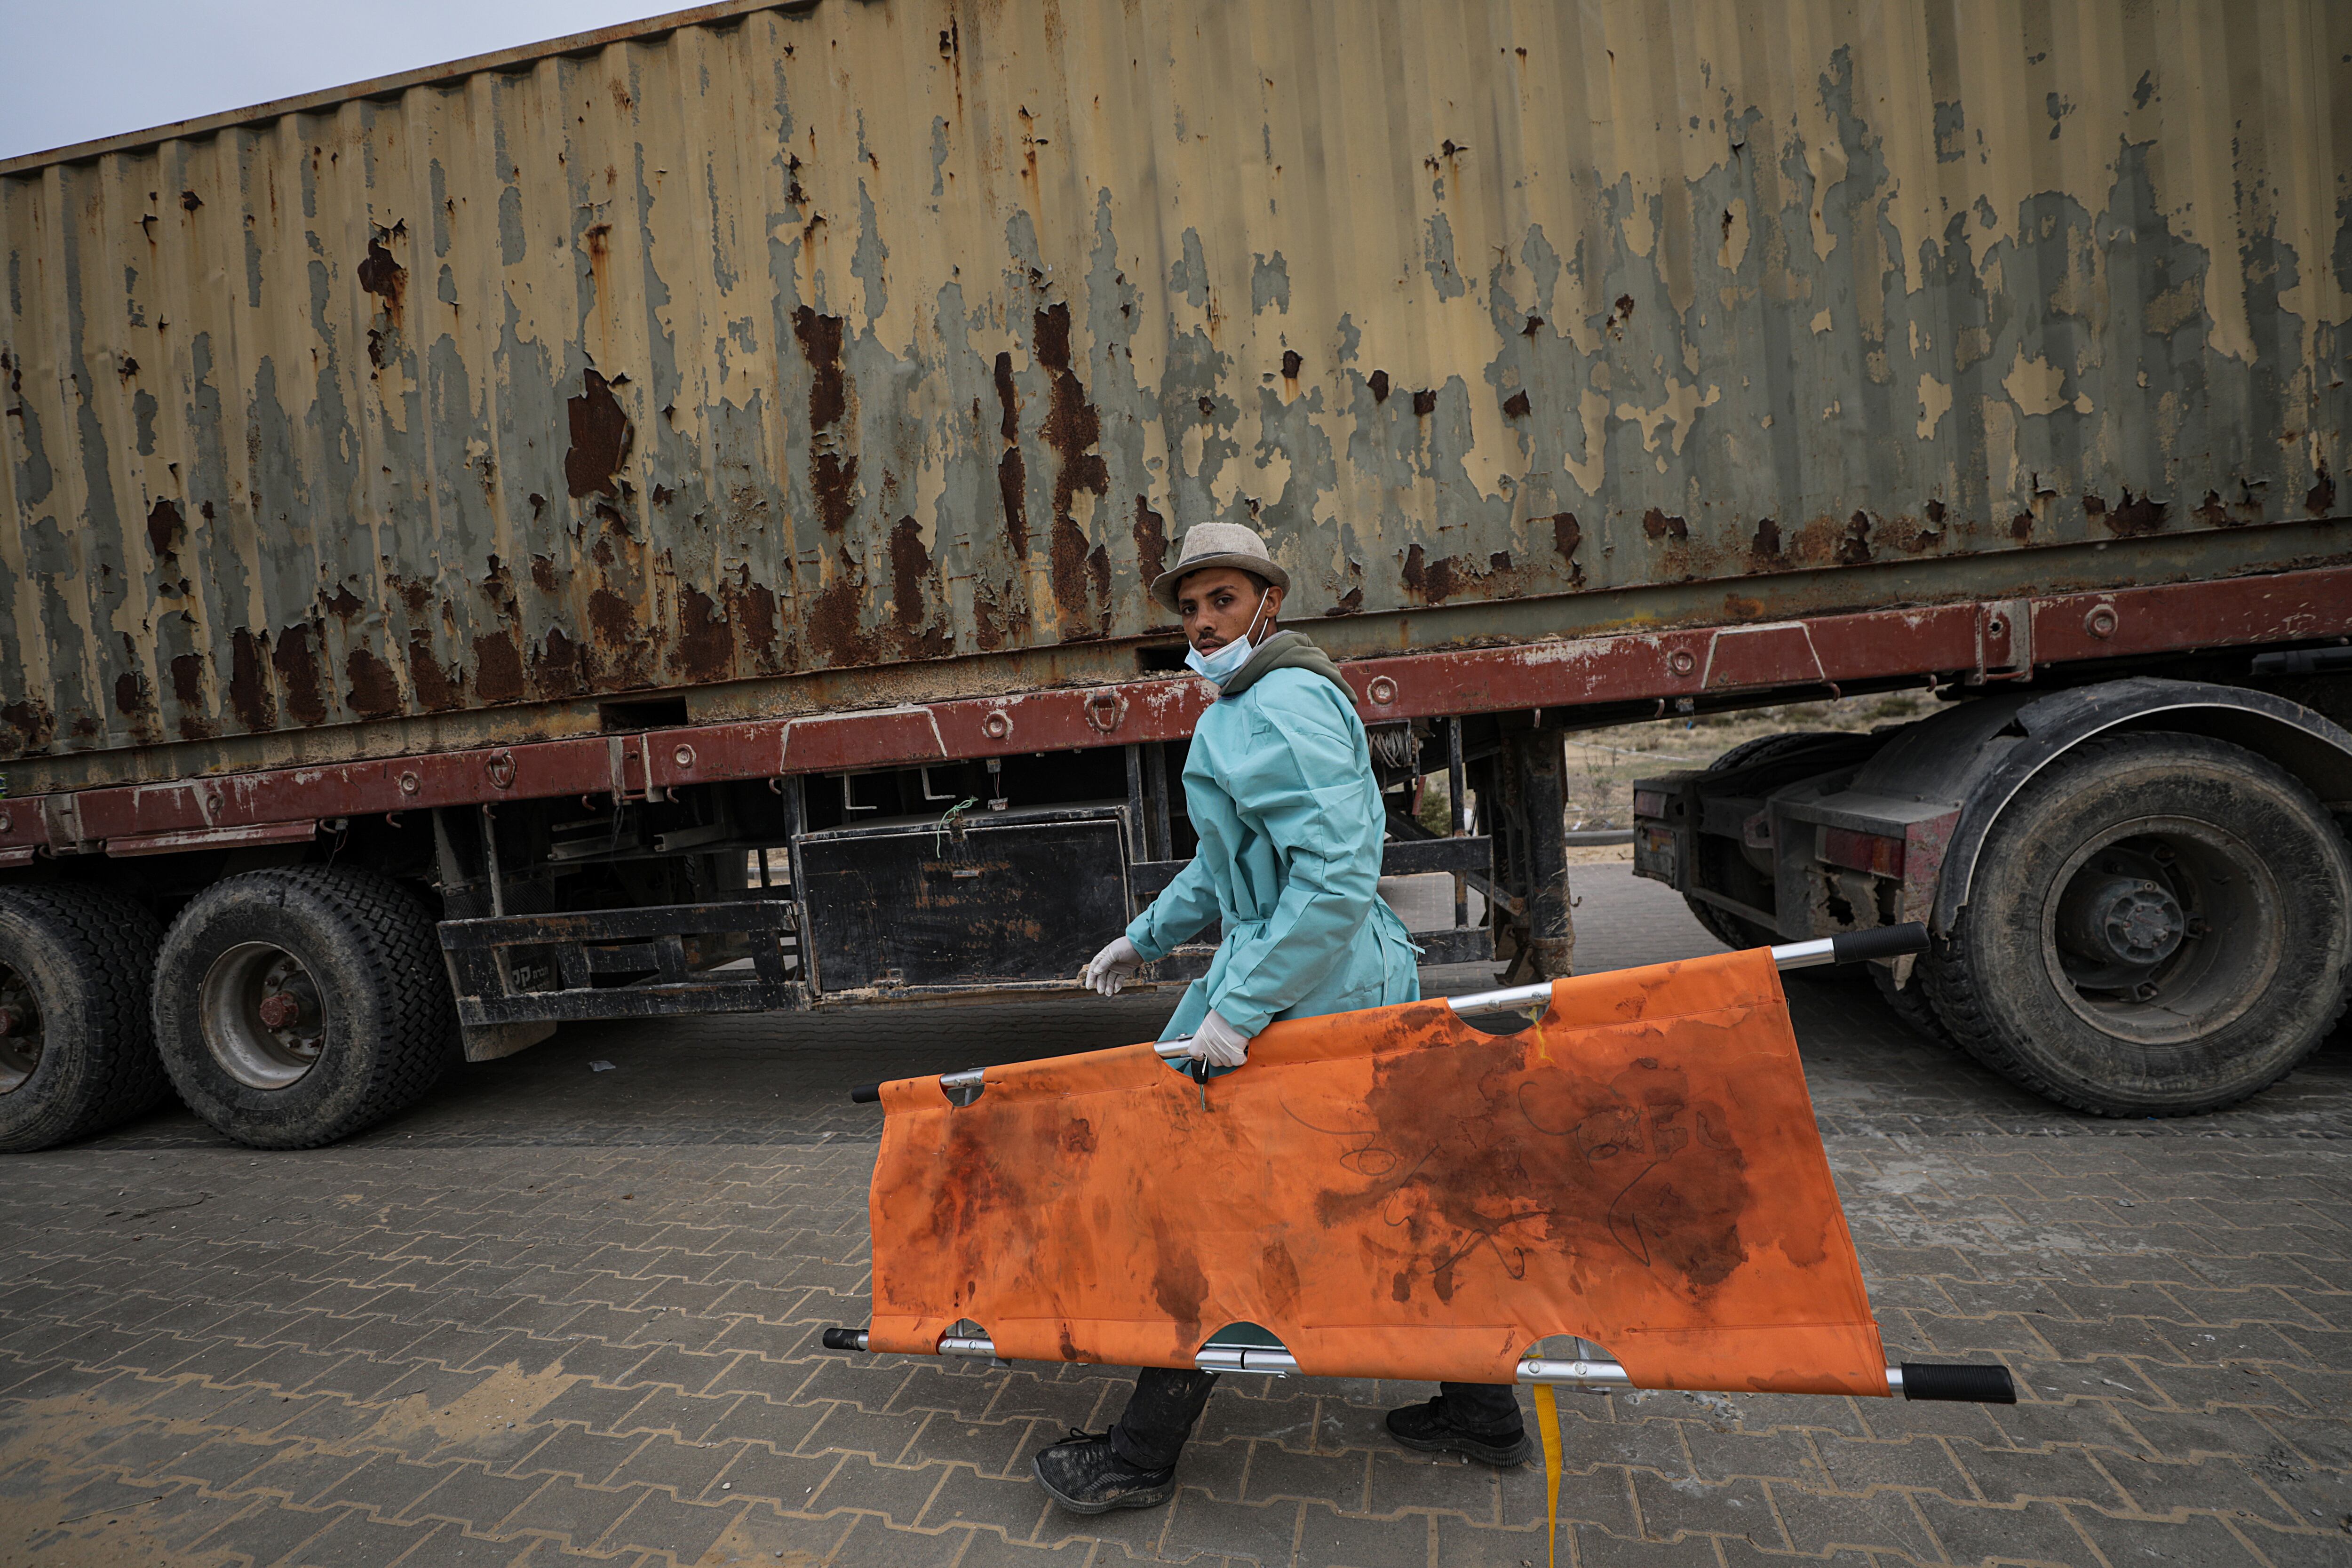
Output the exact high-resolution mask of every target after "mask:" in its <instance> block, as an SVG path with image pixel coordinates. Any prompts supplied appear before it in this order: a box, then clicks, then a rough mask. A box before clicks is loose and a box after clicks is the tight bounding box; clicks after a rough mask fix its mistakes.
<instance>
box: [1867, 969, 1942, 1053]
mask: <svg viewBox="0 0 2352 1568" xmlns="http://www.w3.org/2000/svg"><path fill="white" fill-rule="evenodd" d="M1862 967H1863V968H1864V969H1867V970H1869V971H1870V983H1871V984H1873V985H1875V986H1877V987H1878V994H1879V995H1880V996H1881V997H1883V998H1885V1002H1886V1010H1887V1011H1888V1012H1890V1013H1892V1014H1894V1015H1895V1017H1897V1018H1899V1019H1900V1020H1902V1023H1903V1026H1904V1027H1905V1028H1906V1029H1909V1030H1910V1031H1911V1032H1912V1033H1913V1034H1915V1035H1916V1036H1918V1037H1920V1038H1921V1039H1923V1040H1926V1041H1927V1042H1928V1043H1929V1044H1930V1045H1937V1046H1941V1047H1944V1048H1945V1049H1946V1050H1956V1049H1958V1047H1959V1042H1958V1040H1955V1039H1954V1038H1952V1031H1951V1030H1949V1029H1947V1028H1946V1027H1944V1020H1943V1019H1942V1018H1940V1017H1938V1016H1937V1015H1936V1005H1935V1003H1934V1002H1932V1001H1930V1000H1929V999H1928V997H1927V960H1926V959H1925V958H1922V959H1920V960H1918V961H1917V963H1916V964H1915V965H1914V966H1913V968H1912V971H1911V984H1908V985H1906V986H1904V987H1903V988H1902V989H1901V990H1900V991H1898V990H1896V989H1895V972H1894V970H1892V969H1891V968H1889V967H1888V966H1887V965H1885V964H1884V963H1865V964H1864V965H1863V966H1862Z"/></svg>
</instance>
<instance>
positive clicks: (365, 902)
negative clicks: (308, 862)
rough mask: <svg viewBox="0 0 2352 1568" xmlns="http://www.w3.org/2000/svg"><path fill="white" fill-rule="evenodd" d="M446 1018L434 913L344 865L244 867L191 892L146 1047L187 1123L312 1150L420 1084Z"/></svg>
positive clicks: (428, 1077)
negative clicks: (192, 1117) (190, 1114)
mask: <svg viewBox="0 0 2352 1568" xmlns="http://www.w3.org/2000/svg"><path fill="white" fill-rule="evenodd" d="M456 1037H457V1010H456V1005H455V1004H454V1002H453V1001H452V1000H451V996H450V992H449V982H448V978H447V975H446V971H445V970H444V968H443V965H442V960H441V950H440V945H439V943H438V942H436V939H435V936H434V931H433V922H432V920H431V918H430V917H429V916H428V915H427V914H426V913H425V910H423V909H422V908H421V907H420V906H419V905H418V903H417V901H416V900H415V899H414V898H412V897H411V896H409V894H408V893H407V892H406V891H405V890H404V889H402V888H401V887H400V885H399V884H398V883H396V882H394V881H393V880H392V879H390V878H388V877H384V876H383V875H381V874H379V873H376V872H373V871H367V870H362V869H359V868H344V867H320V866H302V867H293V868H286V869H282V870H270V871H255V872H250V873H248V874H247V875H245V876H241V877H231V878H229V879H226V881H221V882H216V883H215V884H214V885H213V886H211V887H209V888H207V889H205V890H204V891H203V892H202V893H200V894H198V895H197V896H196V898H195V900H194V901H193V902H191V903H190V904H189V905H188V907H187V908H186V909H185V910H182V911H181V914H180V918H179V919H178V920H176V921H173V922H172V929H171V931H169V932H168V933H167V934H166V935H165V936H164V938H163V953H162V956H161V957H160V958H159V959H158V960H157V963H156V966H155V1043H156V1048H157V1050H158V1052H159V1053H160V1054H161V1056H162V1058H163V1067H164V1070H165V1071H167V1072H169V1073H170V1074H171V1077H172V1083H173V1087H174V1088H176V1089H178V1090H179V1091H180V1098H181V1099H183V1100H186V1101H187V1103H188V1108H189V1109H190V1110H194V1112H195V1113H196V1114H197V1115H198V1116H200V1117H202V1118H204V1119H205V1121H207V1122H210V1123H211V1124H212V1125H213V1126H214V1127H215V1128H216V1129H217V1130H219V1131H221V1132H223V1133H226V1135H227V1136H229V1137H231V1138H234V1139H236V1141H237V1142H240V1143H244V1144H247V1145H249V1146H250V1147H253V1148H256V1149H310V1148H316V1147H317V1146H319V1145H320V1144H321V1143H331V1142H335V1141H336V1140H337V1139H339V1138H348V1137H350V1136H351V1135H352V1133H354V1132H358V1131H362V1130H363V1129H365V1128H368V1127H372V1126H373V1125H374V1124H375V1123H376V1122H378V1121H383V1119H384V1118H385V1117H387V1116H390V1115H392V1114H393V1113H394V1112H395V1111H397V1110H402V1109H404V1108H405V1107H406V1106H408V1105H411V1104H413V1103H415V1100H417V1099H418V1098H419V1097H421V1096H422V1095H423V1094H424V1093H425V1091H426V1090H427V1089H431V1088H432V1087H433V1085H434V1083H435V1081H436V1080H437V1079H439V1078H440V1076H441V1073H442V1069H443V1068H445V1067H446V1065H447V1064H448V1063H449V1061H450V1060H451V1059H452V1058H453V1056H454V1054H455V1048H454V1047H453V1045H452V1042H453V1040H454V1039H455V1038H456Z"/></svg>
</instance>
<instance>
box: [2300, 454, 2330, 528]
mask: <svg viewBox="0 0 2352 1568" xmlns="http://www.w3.org/2000/svg"><path fill="white" fill-rule="evenodd" d="M2315 467H2316V468H2318V470H2319V473H2318V478H2317V479H2315V481H2314V482H2313V484H2312V487H2311V488H2310V489H2307V490H2305V491H2304V492H2303V510H2305V511H2307V512H2309V513H2310V514H2311V515H2312V516H2314V517H2326V515H2327V514H2328V513H2329V512H2331V511H2334V510H2336V478H2335V476H2334V475H2332V474H2330V473H2329V472H2328V471H2327V465H2326V463H2325V462H2321V463H2319V464H2317V465H2315Z"/></svg>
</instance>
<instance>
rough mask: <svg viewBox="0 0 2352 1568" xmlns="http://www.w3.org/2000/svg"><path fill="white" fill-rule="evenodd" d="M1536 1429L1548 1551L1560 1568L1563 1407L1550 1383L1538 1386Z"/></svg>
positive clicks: (1554, 1565)
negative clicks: (1540, 1445) (1540, 1451)
mask: <svg viewBox="0 0 2352 1568" xmlns="http://www.w3.org/2000/svg"><path fill="white" fill-rule="evenodd" d="M1536 1430H1537V1431H1538V1432H1539V1433H1541V1434H1542V1435H1543V1451H1544V1521H1545V1523H1546V1525H1547V1526H1548V1528H1547V1530H1546V1532H1545V1534H1544V1549H1545V1551H1546V1552H1548V1553H1549V1558H1548V1561H1549V1563H1550V1564H1551V1568H1559V1400H1558V1396H1557V1395H1555V1394H1553V1393H1552V1390H1551V1384H1548V1383H1538V1384H1536Z"/></svg>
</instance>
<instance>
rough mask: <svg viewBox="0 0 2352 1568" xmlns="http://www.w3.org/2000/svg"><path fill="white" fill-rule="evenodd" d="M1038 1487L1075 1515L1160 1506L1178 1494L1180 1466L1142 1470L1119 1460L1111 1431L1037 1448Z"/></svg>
mask: <svg viewBox="0 0 2352 1568" xmlns="http://www.w3.org/2000/svg"><path fill="white" fill-rule="evenodd" d="M1030 1466H1031V1468H1034V1470H1035V1471H1036V1472H1037V1484H1038V1485H1039V1486H1041V1487H1044V1488H1045V1490H1046V1493H1047V1494H1048V1495H1049V1496H1051V1497H1052V1498H1053V1500H1055V1502H1057V1503H1060V1504H1061V1505H1062V1506H1063V1507H1064V1508H1066V1509H1068V1510H1070V1511H1071V1512H1072V1513H1108V1512H1109V1511H1110V1510H1113V1509H1115V1508H1158V1507H1159V1506H1160V1504H1161V1503H1163V1502H1166V1501H1167V1500H1169V1499H1170V1498H1172V1497H1174V1496H1175V1495H1176V1467H1175V1466H1173V1465H1171V1466H1169V1467H1168V1468H1166V1469H1164V1470H1139V1469H1137V1468H1135V1467H1134V1466H1133V1465H1130V1464H1129V1463H1128V1462H1127V1461H1126V1460H1125V1459H1122V1458H1119V1457H1118V1449H1116V1448H1114V1447H1111V1446H1110V1434H1109V1433H1108V1432H1080V1431H1076V1430H1073V1431H1072V1432H1071V1433H1070V1435H1069V1436H1066V1437H1065V1438H1063V1439H1062V1440H1061V1441H1060V1442H1058V1443H1055V1444H1054V1445H1053V1446H1052V1447H1046V1448H1042V1449H1040V1450H1038V1453H1037V1457H1036V1458H1034V1459H1032V1460H1031V1461H1030Z"/></svg>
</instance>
